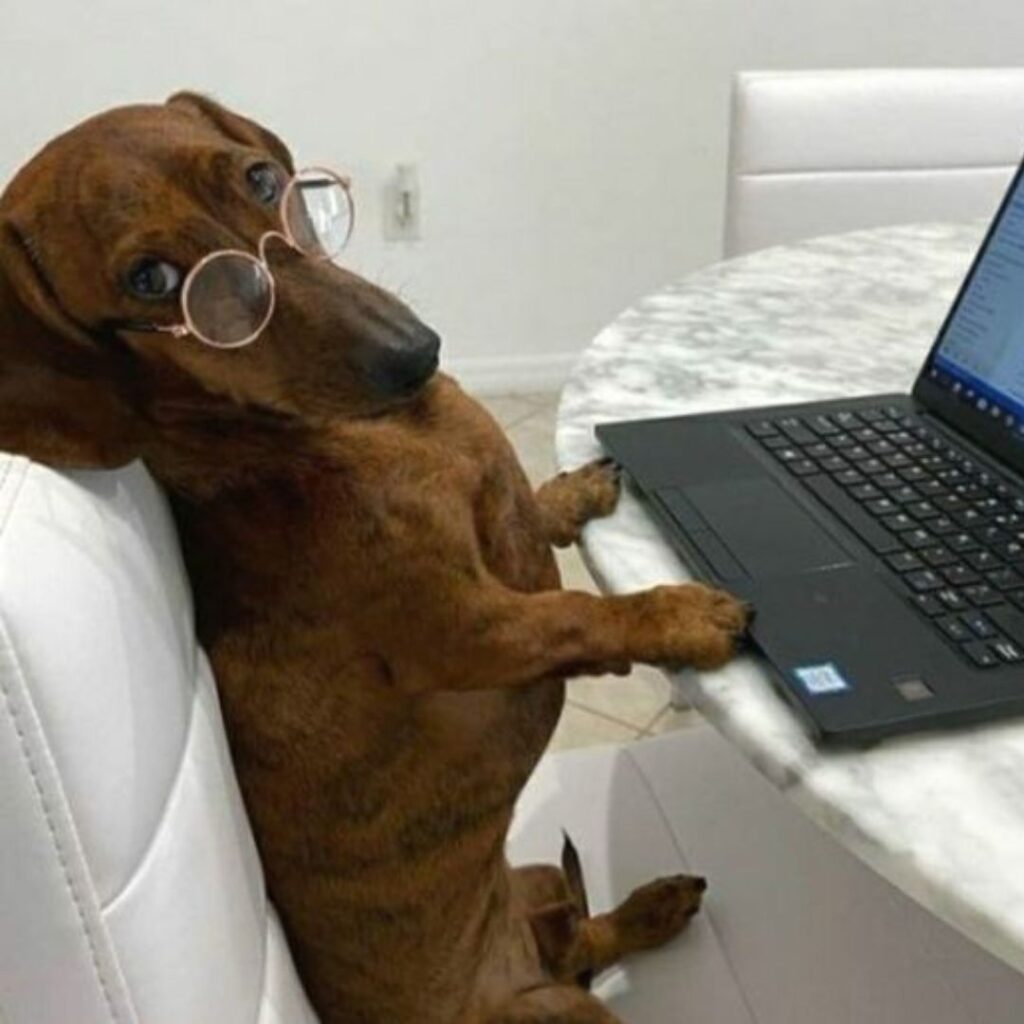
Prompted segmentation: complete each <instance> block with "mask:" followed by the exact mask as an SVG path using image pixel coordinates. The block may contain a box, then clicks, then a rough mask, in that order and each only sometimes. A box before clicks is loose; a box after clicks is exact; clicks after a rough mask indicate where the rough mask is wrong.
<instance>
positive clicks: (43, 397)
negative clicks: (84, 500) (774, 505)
mask: <svg viewBox="0 0 1024 1024" xmlns="http://www.w3.org/2000/svg"><path fill="white" fill-rule="evenodd" d="M114 362H115V359H114V357H113V355H111V354H110V353H108V352H106V351H105V350H104V349H103V347H102V346H101V345H100V344H99V343H98V342H97V341H96V340H95V339H94V338H93V337H92V336H91V335H90V334H89V333H88V331H87V330H86V329H85V328H84V327H83V326H82V325H81V324H78V323H77V322H76V321H75V320H74V319H73V318H72V317H71V316H70V315H69V314H68V313H67V312H66V311H65V310H64V309H62V307H61V305H60V302H59V300H58V299H57V296H56V295H55V293H54V292H53V290H52V288H51V287H50V285H49V283H48V281H47V278H46V272H45V269H44V268H43V267H42V264H41V261H40V260H39V257H38V256H37V255H36V254H35V253H34V251H33V249H32V247H31V243H30V242H28V241H27V240H26V238H25V236H24V234H23V233H22V232H20V231H19V230H18V229H17V228H16V227H15V226H14V225H13V223H12V222H11V221H9V220H0V450H2V451H8V452H14V453H17V454H19V455H27V456H29V457H30V458H33V459H35V460H36V461H38V462H43V463H46V464H47V465H50V466H56V467H66V468H113V467H115V466H121V465H124V464H125V463H127V462H131V461H132V459H134V458H136V457H137V456H138V454H139V447H140V446H139V443H138V437H137V432H138V429H139V425H138V418H137V417H136V416H135V415H134V414H133V413H132V411H131V408H130V405H129V403H128V401H127V399H126V397H125V393H124V391H125V389H124V385H125V383H126V382H125V379H124V375H123V373H122V372H119V371H118V369H117V368H116V367H115V366H114V365H113V364H114Z"/></svg>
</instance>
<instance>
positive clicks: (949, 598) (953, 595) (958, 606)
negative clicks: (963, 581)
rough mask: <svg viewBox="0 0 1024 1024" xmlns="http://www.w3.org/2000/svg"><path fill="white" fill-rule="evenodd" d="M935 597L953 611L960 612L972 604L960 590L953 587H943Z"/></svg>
mask: <svg viewBox="0 0 1024 1024" xmlns="http://www.w3.org/2000/svg"><path fill="white" fill-rule="evenodd" d="M935 597H936V598H938V600H939V601H941V602H942V605H943V607H944V608H946V609H947V610H948V611H951V612H960V611H964V610H965V609H968V608H970V605H969V604H968V603H967V602H966V601H965V600H964V599H963V597H961V595H960V591H959V590H955V589H954V588H953V587H943V588H942V590H939V591H937V592H936V594H935Z"/></svg>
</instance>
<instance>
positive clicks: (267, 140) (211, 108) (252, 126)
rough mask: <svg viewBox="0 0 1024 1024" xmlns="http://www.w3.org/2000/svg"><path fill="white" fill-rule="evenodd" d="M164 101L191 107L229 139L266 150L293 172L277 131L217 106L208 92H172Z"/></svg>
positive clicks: (290, 158)
mask: <svg viewBox="0 0 1024 1024" xmlns="http://www.w3.org/2000/svg"><path fill="white" fill-rule="evenodd" d="M167 105H168V106H169V107H183V108H185V109H187V110H191V111H192V112H193V113H195V114H198V115H199V116H200V117H201V118H203V120H205V121H207V122H208V123H209V124H210V125H212V126H213V127H214V128H216V129H217V131H219V132H220V133H221V135H223V136H224V137H225V138H226V139H230V140H231V141H232V142H239V143H241V144H242V145H244V146H255V147H256V148H257V149H265V150H267V152H268V153H270V154H272V155H273V156H274V157H275V159H277V160H279V161H280V162H281V164H282V166H284V167H285V168H286V169H287V170H288V172H289V173H290V174H294V173H295V164H294V162H293V160H292V155H291V153H290V152H289V151H288V147H287V146H286V145H285V144H284V143H283V142H282V141H281V139H280V138H278V136H277V135H275V134H274V133H273V132H272V131H270V130H269V129H267V128H264V127H263V126H262V125H259V124H257V123H256V122H255V121H250V120H249V118H247V117H242V115H241V114H236V113H235V112H234V111H232V110H228V108H227V107H224V106H221V105H220V104H219V103H218V102H217V101H216V100H211V99H210V98H209V96H203V95H202V93H198V92H187V91H186V92H176V93H175V94H174V95H173V96H171V97H170V98H169V99H168V100H167Z"/></svg>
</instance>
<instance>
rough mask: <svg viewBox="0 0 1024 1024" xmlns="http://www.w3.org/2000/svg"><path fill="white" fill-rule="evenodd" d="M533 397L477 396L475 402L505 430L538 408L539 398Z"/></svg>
mask: <svg viewBox="0 0 1024 1024" xmlns="http://www.w3.org/2000/svg"><path fill="white" fill-rule="evenodd" d="M542 397H544V396H534V395H487V396H477V401H478V402H479V403H480V404H481V405H482V406H484V408H485V409H487V411H488V412H489V413H490V414H491V415H492V416H493V417H494V418H495V419H496V420H497V421H498V422H499V423H500V424H501V425H502V426H503V427H504V428H505V429H506V430H508V428H509V427H512V426H515V424H516V423H519V422H520V421H521V420H524V419H526V417H527V416H532V415H533V414H534V413H536V412H537V411H538V410H539V408H540V403H541V398H542Z"/></svg>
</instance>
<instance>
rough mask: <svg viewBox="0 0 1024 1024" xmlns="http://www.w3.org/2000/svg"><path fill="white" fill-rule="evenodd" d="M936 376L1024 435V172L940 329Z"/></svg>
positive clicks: (1002, 424)
mask: <svg viewBox="0 0 1024 1024" xmlns="http://www.w3.org/2000/svg"><path fill="white" fill-rule="evenodd" d="M928 377H929V378H930V379H931V382H932V383H933V384H935V385H938V387H939V388H941V389H942V390H943V391H945V392H947V393H948V394H949V395H950V397H953V398H956V399H958V400H959V401H960V402H962V403H964V404H966V405H968V406H970V407H972V408H973V410H975V411H976V413H981V414H983V415H984V416H985V417H986V418H987V419H989V420H991V421H993V425H998V426H999V427H1001V428H1002V429H1003V430H1004V431H1008V430H1009V431H1013V432H1015V433H1016V434H1018V435H1019V436H1022V437H1024V176H1021V175H1018V176H1017V178H1016V179H1015V180H1014V183H1013V186H1012V187H1011V190H1010V193H1009V195H1008V196H1007V198H1006V200H1005V201H1004V204H1003V207H1002V209H1001V210H1000V213H999V216H998V217H997V219H996V222H995V224H994V226H993V228H992V230H991V232H990V234H989V237H988V239H987V241H986V244H985V246H984V247H983V249H982V251H981V253H980V255H979V257H978V259H977V262H976V263H975V265H974V268H973V270H972V272H971V275H970V277H969V278H968V280H967V283H966V284H965V286H964V289H963V291H962V292H961V293H960V296H959V299H958V300H957V304H956V306H955V307H954V309H953V311H952V313H951V314H950V316H949V319H948V320H947V321H946V324H945V326H944V327H943V329H942V333H941V334H940V335H939V339H938V343H937V345H936V347H935V349H934V351H933V353H932V358H931V363H930V366H929V368H928Z"/></svg>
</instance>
